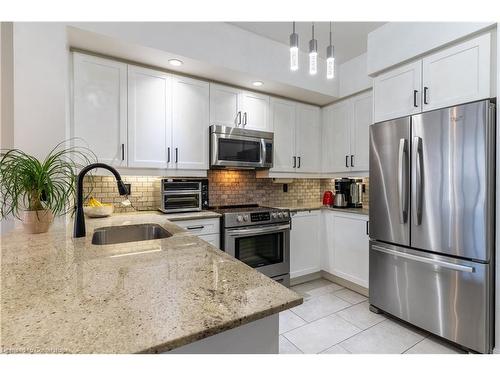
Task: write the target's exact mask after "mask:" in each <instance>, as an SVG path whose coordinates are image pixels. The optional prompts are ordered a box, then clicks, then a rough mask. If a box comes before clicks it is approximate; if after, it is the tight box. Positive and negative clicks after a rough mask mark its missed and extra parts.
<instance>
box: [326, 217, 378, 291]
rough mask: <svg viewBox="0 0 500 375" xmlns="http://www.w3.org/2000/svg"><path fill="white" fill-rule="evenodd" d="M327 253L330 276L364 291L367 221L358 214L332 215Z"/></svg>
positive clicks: (366, 266) (366, 260)
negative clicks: (329, 253) (332, 275)
mask: <svg viewBox="0 0 500 375" xmlns="http://www.w3.org/2000/svg"><path fill="white" fill-rule="evenodd" d="M328 222H329V223H330V225H331V227H330V228H326V229H327V230H329V231H331V235H329V236H328V237H327V238H328V239H329V242H330V243H329V246H328V251H330V252H331V257H330V267H329V269H330V271H329V272H330V273H333V274H334V275H336V276H339V277H341V278H343V279H345V280H348V281H350V282H353V283H355V284H358V285H360V286H362V287H365V288H368V247H369V244H368V241H369V238H368V235H367V234H366V233H367V230H366V227H367V222H368V218H367V217H365V216H361V215H345V214H342V215H338V214H332V217H331V220H329V221H327V223H328Z"/></svg>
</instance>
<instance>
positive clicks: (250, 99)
mask: <svg viewBox="0 0 500 375" xmlns="http://www.w3.org/2000/svg"><path fill="white" fill-rule="evenodd" d="M239 101H240V103H241V104H240V111H241V116H242V118H241V122H242V126H243V127H244V128H245V129H254V130H262V131H272V128H270V126H269V96H268V95H263V94H258V93H255V92H251V91H242V92H241V94H240V99H239Z"/></svg>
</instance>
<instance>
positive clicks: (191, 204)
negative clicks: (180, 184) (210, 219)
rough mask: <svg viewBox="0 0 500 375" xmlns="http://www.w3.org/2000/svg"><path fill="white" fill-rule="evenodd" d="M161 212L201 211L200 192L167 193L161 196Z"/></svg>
mask: <svg viewBox="0 0 500 375" xmlns="http://www.w3.org/2000/svg"><path fill="white" fill-rule="evenodd" d="M162 211H164V212H167V213H171V212H189V211H201V191H169V192H168V193H164V194H163V202H162Z"/></svg>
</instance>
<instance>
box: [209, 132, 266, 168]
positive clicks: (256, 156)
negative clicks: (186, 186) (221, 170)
mask: <svg viewBox="0 0 500 375" xmlns="http://www.w3.org/2000/svg"><path fill="white" fill-rule="evenodd" d="M210 143H211V155H210V164H211V166H212V167H243V168H271V167H272V165H273V163H272V141H270V140H265V139H264V138H255V137H246V136H240V135H231V134H220V133H212V134H211V139H210Z"/></svg>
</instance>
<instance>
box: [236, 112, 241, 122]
mask: <svg viewBox="0 0 500 375" xmlns="http://www.w3.org/2000/svg"><path fill="white" fill-rule="evenodd" d="M236 118H237V119H238V125H241V111H238V114H237V115H236Z"/></svg>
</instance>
